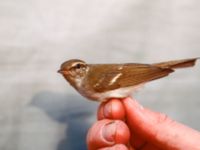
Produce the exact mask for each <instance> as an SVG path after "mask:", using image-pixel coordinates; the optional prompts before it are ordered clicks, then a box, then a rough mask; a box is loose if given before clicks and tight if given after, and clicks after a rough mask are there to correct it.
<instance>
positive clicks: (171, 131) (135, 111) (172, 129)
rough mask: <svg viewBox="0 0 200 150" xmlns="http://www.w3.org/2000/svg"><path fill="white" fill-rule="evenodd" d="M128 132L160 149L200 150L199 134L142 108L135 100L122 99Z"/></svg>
mask: <svg viewBox="0 0 200 150" xmlns="http://www.w3.org/2000/svg"><path fill="white" fill-rule="evenodd" d="M123 104H124V108H125V111H126V117H127V123H128V126H129V128H130V130H131V131H132V132H134V133H136V134H137V135H140V136H141V137H142V138H143V139H145V140H147V141H148V142H150V143H152V144H154V145H156V146H157V147H159V148H161V149H170V150H175V149H179V150H183V149H184V150H185V149H193V150H200V145H199V139H200V133H199V132H198V131H195V130H193V129H191V128H189V127H186V126H184V125H182V124H180V123H178V122H175V121H173V120H172V119H170V118H169V117H167V116H166V115H164V114H161V113H157V112H153V111H151V110H148V109H146V108H143V107H142V106H141V105H140V104H139V103H137V101H136V100H134V99H131V98H125V99H123Z"/></svg>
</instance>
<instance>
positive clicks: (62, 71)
mask: <svg viewBox="0 0 200 150" xmlns="http://www.w3.org/2000/svg"><path fill="white" fill-rule="evenodd" d="M57 72H58V73H61V74H62V75H67V74H69V72H68V71H66V70H61V69H60V70H58V71H57Z"/></svg>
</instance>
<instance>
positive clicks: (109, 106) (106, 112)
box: [103, 102, 112, 118]
mask: <svg viewBox="0 0 200 150" xmlns="http://www.w3.org/2000/svg"><path fill="white" fill-rule="evenodd" d="M103 114H104V116H105V117H106V118H109V117H111V114H112V103H111V102H108V103H107V104H106V105H105V107H104V111H103Z"/></svg>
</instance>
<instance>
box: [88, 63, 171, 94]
mask: <svg viewBox="0 0 200 150" xmlns="http://www.w3.org/2000/svg"><path fill="white" fill-rule="evenodd" d="M99 67H101V69H99ZM92 71H94V72H96V73H95V74H94V76H90V77H89V78H90V81H91V83H90V86H93V89H94V90H95V91H96V92H100V93H101V92H105V91H109V90H114V89H117V88H122V87H128V86H135V85H138V84H141V83H145V82H147V81H151V80H155V79H158V78H162V77H164V76H167V75H168V74H169V73H171V72H173V70H172V69H169V68H160V67H156V66H153V65H147V64H132V63H130V64H123V65H120V64H119V65H118V64H117V65H116V64H113V65H111V64H110V65H106V66H105V67H104V66H103V65H96V66H94V67H93V70H92Z"/></svg>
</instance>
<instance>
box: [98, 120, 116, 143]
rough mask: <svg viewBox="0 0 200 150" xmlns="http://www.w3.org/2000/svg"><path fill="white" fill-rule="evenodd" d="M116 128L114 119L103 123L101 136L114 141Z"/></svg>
mask: <svg viewBox="0 0 200 150" xmlns="http://www.w3.org/2000/svg"><path fill="white" fill-rule="evenodd" d="M116 128H117V126H116V123H115V122H114V121H113V122H110V123H108V124H107V125H105V126H104V127H103V131H102V134H103V137H104V139H105V140H106V141H108V142H114V141H115V134H116Z"/></svg>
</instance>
